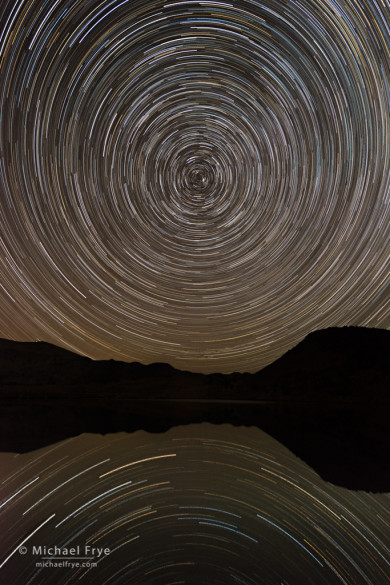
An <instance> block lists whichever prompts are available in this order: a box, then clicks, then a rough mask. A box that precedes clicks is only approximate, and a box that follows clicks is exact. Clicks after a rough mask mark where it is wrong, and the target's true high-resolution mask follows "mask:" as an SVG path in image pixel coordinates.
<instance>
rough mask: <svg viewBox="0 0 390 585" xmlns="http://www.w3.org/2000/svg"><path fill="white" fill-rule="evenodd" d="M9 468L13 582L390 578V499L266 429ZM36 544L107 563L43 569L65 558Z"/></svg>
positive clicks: (124, 446)
mask: <svg viewBox="0 0 390 585" xmlns="http://www.w3.org/2000/svg"><path fill="white" fill-rule="evenodd" d="M1 458H2V467H3V469H4V473H3V477H4V479H3V482H2V484H1V489H0V497H1V503H0V514H1V522H2V526H3V527H4V530H3V544H2V551H1V558H0V566H1V569H0V573H2V574H3V575H4V578H5V580H7V578H8V577H10V576H12V582H13V583H15V585H17V584H19V583H20V584H23V585H25V584H26V583H43V582H44V583H48V584H50V583H57V584H61V583H64V584H65V583H67V584H69V583H75V582H79V580H81V582H86V583H91V584H94V583H96V584H99V585H102V584H104V585H105V584H114V583H124V582H126V583H137V584H142V583H145V584H147V585H150V584H151V583H156V584H159V583H161V584H164V585H168V584H171V585H173V584H174V583H183V584H184V583H188V584H190V583H204V584H205V585H207V584H210V585H215V584H218V583H221V584H224V585H229V584H232V585H233V584H237V583H241V584H247V585H259V584H260V583H261V584H268V583H269V584H271V583H278V584H281V583H283V585H287V584H288V585H305V584H306V583H307V584H309V583H310V584H312V583H316V584H318V585H320V584H324V585H332V584H339V585H341V584H344V585H355V584H356V585H363V584H372V585H381V584H385V583H387V582H388V575H389V569H390V566H389V565H390V554H389V553H390V551H389V548H388V547H389V522H390V505H389V504H390V501H389V495H388V494H375V495H374V494H369V493H364V492H352V491H348V490H346V489H343V488H338V487H335V486H332V485H331V484H327V483H325V482H324V481H322V480H321V479H320V478H319V476H318V475H316V473H314V472H313V471H312V470H311V469H310V468H309V467H308V466H307V465H306V464H304V463H303V462H302V461H300V460H299V459H298V458H296V457H295V456H294V455H293V454H292V453H291V452H289V451H288V450H287V449H286V448H284V447H283V446H282V445H280V444H279V443H277V442H276V441H275V440H274V439H272V438H271V437H269V436H268V435H266V434H265V433H263V432H261V431H259V430H257V429H253V428H252V429H244V428H240V429H234V435H232V428H231V427H229V426H228V425H224V426H221V427H213V426H211V425H205V424H204V425H194V426H189V427H181V428H176V429H173V430H171V431H169V432H168V433H166V434H164V435H149V434H147V433H144V432H138V433H135V434H133V435H126V434H124V433H123V434H119V435H111V436H110V435H108V436H106V437H101V436H96V435H81V436H80V437H77V438H74V439H71V440H68V441H65V442H63V443H59V444H57V445H55V446H52V447H49V448H46V449H42V450H40V451H35V452H32V453H29V454H24V455H12V454H2V455H1ZM21 546H25V548H26V549H27V550H25V551H24V554H23V555H21V553H20V552H19V548H20V547H21ZM34 546H35V547H39V546H41V547H46V549H45V550H49V551H50V547H55V546H57V548H59V549H63V548H66V549H68V550H69V549H71V548H72V547H74V548H76V549H77V547H79V550H80V551H83V550H85V547H90V548H89V549H88V550H91V549H93V548H95V550H96V549H97V548H100V549H107V548H109V549H110V554H104V555H101V556H100V557H98V556H97V555H96V554H95V555H93V554H89V560H90V562H97V566H96V567H80V568H76V569H70V568H66V567H60V568H59V567H55V566H54V567H53V566H52V567H36V565H35V563H36V562H40V560H41V557H47V558H48V560H50V561H51V562H59V560H61V554H62V553H59V552H58V551H57V552H56V553H53V552H52V553H50V552H49V554H47V553H46V554H45V553H42V552H41V553H40V554H35V555H34V554H32V551H33V547H34ZM78 556H81V557H82V556H83V554H82V553H79V555H78ZM68 557H69V555H68ZM69 558H70V559H71V556H70V557H69ZM8 581H9V582H11V579H8Z"/></svg>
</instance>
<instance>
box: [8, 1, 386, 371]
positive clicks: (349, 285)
mask: <svg viewBox="0 0 390 585" xmlns="http://www.w3.org/2000/svg"><path fill="white" fill-rule="evenodd" d="M1 10H2V16H1V23H2V26H1V37H0V51H1V69H0V75H1V83H0V88H1V89H0V94H1V109H0V116H1V119H0V124H1V134H0V157H1V159H0V189H1V192H0V195H1V198H0V203H1V218H2V220H1V232H0V235H1V246H2V253H1V258H0V262H1V271H2V272H1V273H2V281H1V286H0V294H1V299H2V302H1V323H2V328H1V335H2V336H4V337H10V338H13V339H16V338H17V339H20V340H27V339H44V340H46V341H50V342H52V343H57V344H59V345H63V346H66V347H68V348H71V349H74V350H76V351H78V352H80V353H84V354H87V355H89V356H91V357H94V358H99V359H101V358H107V357H114V358H116V359H122V360H127V361H134V360H138V361H143V362H153V361H167V362H170V363H171V364H173V365H175V366H176V367H179V368H188V369H191V370H196V371H204V372H207V371H232V370H241V371H242V370H250V371H254V370H256V369H259V368H261V367H263V366H265V365H266V364H267V363H270V362H271V361H273V360H274V359H276V358H277V357H279V356H280V355H281V354H282V353H284V352H285V351H286V350H287V349H289V348H290V347H292V346H293V345H295V344H296V343H297V342H298V341H299V340H300V339H302V338H303V337H304V336H305V335H306V334H307V333H308V332H310V331H312V330H314V329H319V328H324V327H329V326H334V325H338V326H342V325H363V326H368V327H383V328H386V327H389V326H390V320H389V311H388V304H387V301H388V295H387V294H386V284H388V274H389V264H388V258H389V225H390V222H389V205H388V203H389V201H388V197H389V189H390V184H389V181H390V166H389V165H390V157H389V95H390V94H389V88H390V84H389V80H390V74H389V46H390V36H389V5H388V3H387V2H382V1H379V0H377V1H373V0H367V1H363V0H361V1H357V0H343V1H341V0H334V1H330V0H316V1H307V0H303V1H302V2H294V1H291V2H290V1H289V2H284V1H278V2H275V1H272V0H269V1H262V0H258V1H254V0H247V1H244V0H243V1H237V2H234V3H228V2H222V1H204V2H203V1H199V2H198V1H177V2H167V1H158V0H150V1H149V0H148V2H144V1H139V0H132V1H123V0H111V1H109V0H107V1H97V0H82V1H81V0H78V1H77V0H57V1H54V0H53V1H51V2H44V1H42V0H34V1H28V0H26V1H23V2H21V1H19V2H18V1H16V2H14V0H12V1H11V0H8V1H5V2H2V7H1Z"/></svg>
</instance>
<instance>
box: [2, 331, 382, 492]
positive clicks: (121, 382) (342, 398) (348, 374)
mask: <svg viewBox="0 0 390 585" xmlns="http://www.w3.org/2000/svg"><path fill="white" fill-rule="evenodd" d="M389 356H390V332H389V331H387V330H382V329H368V328H359V327H344V328H330V329H325V330H320V331H316V332H313V333H310V334H309V335H308V336H307V337H306V338H305V339H304V340H303V341H302V342H301V343H299V344H298V345H297V346H296V347H294V348H293V349H291V350H290V351H288V352H287V353H286V354H285V355H283V356H282V357H281V358H280V359H278V360H276V361H275V362H274V363H273V364H271V365H269V366H267V367H266V368H264V369H263V370H261V371H259V372H257V373H255V374H248V373H234V374H226V375H224V374H208V375H204V374H197V373H191V372H183V371H180V370H176V369H175V368H173V367H171V366H169V365H167V364H152V365H149V366H145V365H142V364H139V363H123V362H116V361H113V360H107V361H93V360H91V359H89V358H86V357H83V356H79V355H77V354H74V353H72V352H70V351H68V350H65V349H62V348H59V347H56V346H53V345H50V344H48V343H45V342H36V343H31V342H15V341H10V340H0V400H1V414H0V450H3V451H16V452H24V451H28V450H32V449H36V448H39V447H42V446H44V445H47V444H51V443H53V442H56V441H60V440H63V439H65V438H67V437H69V436H74V435H76V434H80V433H82V432H99V433H107V432H116V431H128V432H132V431H135V430H139V429H144V430H147V431H152V432H162V431H164V430H167V429H168V428H170V427H171V426H175V425H179V424H189V423H196V422H211V423H232V424H235V425H247V426H252V425H254V426H258V427H260V428H261V429H262V430H264V431H266V432H267V433H269V434H270V435H272V436H273V437H275V438H276V439H278V440H279V441H281V442H282V443H283V444H284V445H286V446H287V447H289V448H290V449H291V450H292V451H293V452H295V453H296V454H297V455H298V456H300V457H301V458H302V459H304V460H305V461H306V462H307V463H309V464H310V465H311V466H312V467H313V468H314V469H315V470H317V472H318V473H320V475H321V476H322V477H323V478H324V479H328V480H329V481H332V482H333V483H338V484H340V485H344V486H345V487H351V488H354V489H366V490H370V491H390V471H387V467H386V464H385V462H386V461H387V460H388V453H389V449H388V448H389V440H390V437H389V433H388V431H387V428H388V420H389V399H388V398H389V396H388V391H389V388H390V360H389Z"/></svg>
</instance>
